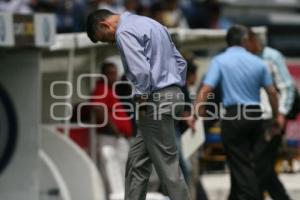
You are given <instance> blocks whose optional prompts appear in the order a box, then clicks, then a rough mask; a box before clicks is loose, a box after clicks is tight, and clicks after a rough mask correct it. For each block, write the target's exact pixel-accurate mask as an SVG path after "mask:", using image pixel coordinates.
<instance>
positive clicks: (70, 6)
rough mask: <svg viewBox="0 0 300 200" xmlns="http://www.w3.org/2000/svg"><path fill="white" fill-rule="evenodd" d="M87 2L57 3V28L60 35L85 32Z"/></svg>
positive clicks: (61, 1) (63, 1)
mask: <svg viewBox="0 0 300 200" xmlns="http://www.w3.org/2000/svg"><path fill="white" fill-rule="evenodd" d="M86 9H87V2H86V0H59V1H58V2H57V3H56V9H55V11H54V12H55V13H56V17H57V28H58V32H59V33H69V32H82V31H84V30H85V12H86Z"/></svg>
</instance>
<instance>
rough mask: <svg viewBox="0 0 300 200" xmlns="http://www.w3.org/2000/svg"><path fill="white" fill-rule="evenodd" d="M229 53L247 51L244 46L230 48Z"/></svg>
mask: <svg viewBox="0 0 300 200" xmlns="http://www.w3.org/2000/svg"><path fill="white" fill-rule="evenodd" d="M226 51H227V52H234V51H246V49H245V48H244V47H242V46H231V47H228V48H227V50H226Z"/></svg>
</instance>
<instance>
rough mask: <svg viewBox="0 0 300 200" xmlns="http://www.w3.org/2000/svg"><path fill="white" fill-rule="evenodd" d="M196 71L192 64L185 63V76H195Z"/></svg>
mask: <svg viewBox="0 0 300 200" xmlns="http://www.w3.org/2000/svg"><path fill="white" fill-rule="evenodd" d="M196 71H197V66H196V65H195V64H194V63H192V62H188V63H187V76H189V75H191V74H195V73H196Z"/></svg>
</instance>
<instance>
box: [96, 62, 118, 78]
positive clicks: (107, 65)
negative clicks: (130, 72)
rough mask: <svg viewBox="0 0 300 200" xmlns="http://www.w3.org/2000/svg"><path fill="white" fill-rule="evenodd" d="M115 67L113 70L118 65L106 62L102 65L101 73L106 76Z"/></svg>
mask: <svg viewBox="0 0 300 200" xmlns="http://www.w3.org/2000/svg"><path fill="white" fill-rule="evenodd" d="M111 67H113V68H116V65H115V64H114V63H111V62H105V63H103V64H102V65H101V69H100V70H101V73H102V74H104V75H107V73H108V70H109V69H110V68H111Z"/></svg>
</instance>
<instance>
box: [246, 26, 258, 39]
mask: <svg viewBox="0 0 300 200" xmlns="http://www.w3.org/2000/svg"><path fill="white" fill-rule="evenodd" d="M248 36H249V38H250V39H257V38H258V35H257V34H256V33H255V32H254V31H253V30H252V29H251V28H248Z"/></svg>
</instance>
